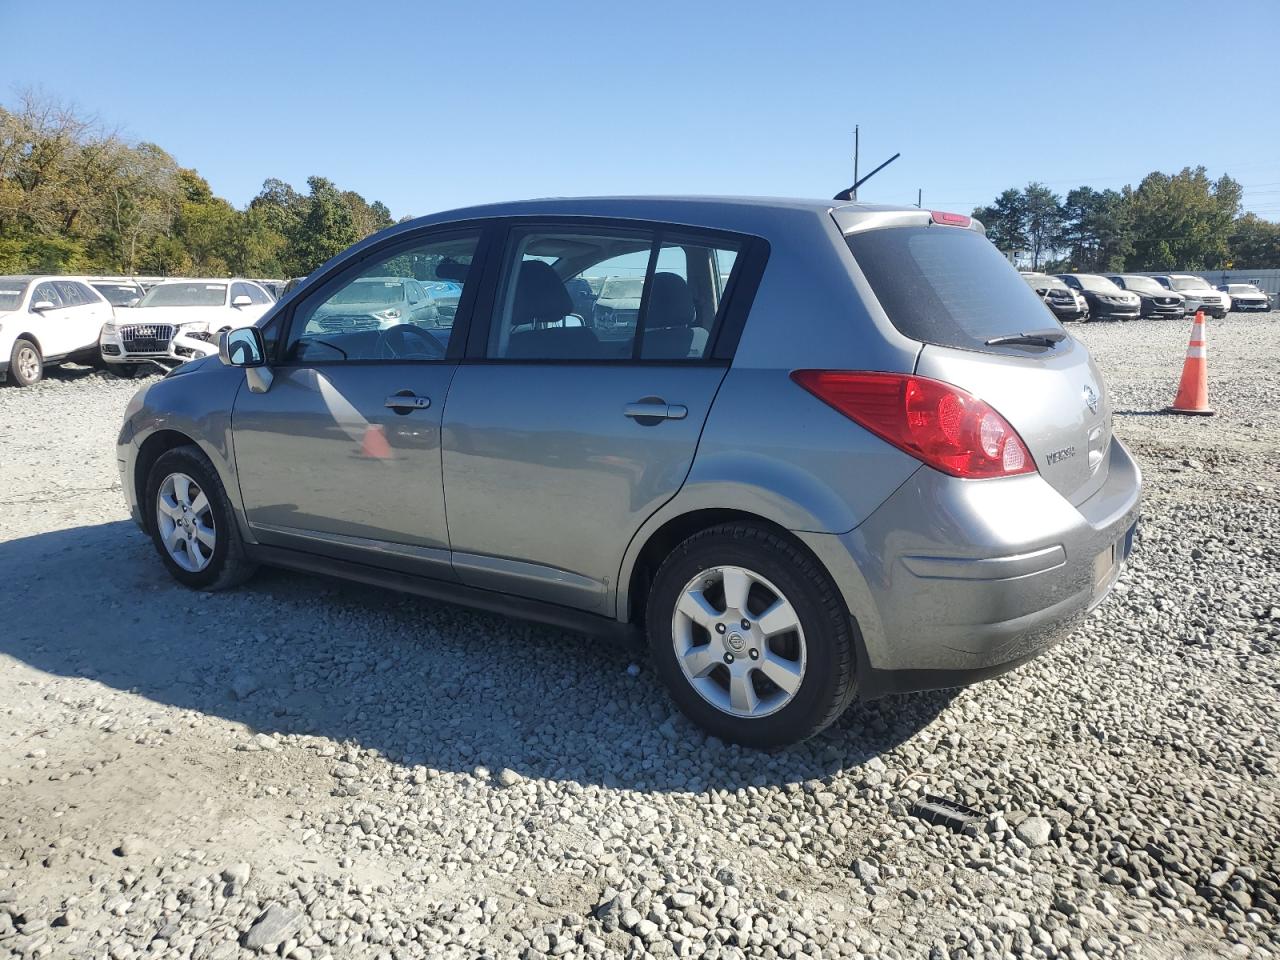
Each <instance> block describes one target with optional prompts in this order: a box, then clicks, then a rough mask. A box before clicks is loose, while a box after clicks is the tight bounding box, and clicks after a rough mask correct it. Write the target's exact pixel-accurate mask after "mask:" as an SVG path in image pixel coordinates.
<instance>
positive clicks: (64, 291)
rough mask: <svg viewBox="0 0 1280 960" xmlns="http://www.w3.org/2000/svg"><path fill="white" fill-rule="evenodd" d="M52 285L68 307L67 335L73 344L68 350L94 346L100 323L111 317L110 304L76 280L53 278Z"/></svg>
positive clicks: (79, 349) (100, 330) (99, 331)
mask: <svg viewBox="0 0 1280 960" xmlns="http://www.w3.org/2000/svg"><path fill="white" fill-rule="evenodd" d="M54 285H55V286H56V287H57V288H58V292H59V293H60V294H61V295H62V302H63V303H65V304H67V305H68V309H69V317H68V320H69V329H68V335H69V338H70V340H71V342H72V343H73V346H71V347H70V348H69V350H68V352H72V351H82V350H88V349H92V348H94V347H96V346H97V343H98V334H99V333H101V332H102V325H103V324H104V323H106V322H107V321H108V320H110V319H111V305H110V304H108V303H107V301H106V300H104V299H103V298H102V297H101V296H100V295H99V294H98V293H97V291H94V290H90V289H89V287H88V286H86V285H85V284H83V283H81V282H80V281H78V280H55V281H54Z"/></svg>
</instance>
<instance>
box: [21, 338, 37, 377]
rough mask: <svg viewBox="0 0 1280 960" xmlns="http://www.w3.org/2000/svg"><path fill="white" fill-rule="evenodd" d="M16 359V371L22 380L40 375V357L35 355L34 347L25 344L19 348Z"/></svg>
mask: <svg viewBox="0 0 1280 960" xmlns="http://www.w3.org/2000/svg"><path fill="white" fill-rule="evenodd" d="M16 360H17V367H18V373H19V374H20V375H21V376H22V379H23V380H28V381H29V380H34V379H35V378H36V377H37V376H39V375H40V357H39V356H37V355H36V351H35V348H33V347H27V346H24V347H22V348H20V349H19V350H18V356H17V358H16Z"/></svg>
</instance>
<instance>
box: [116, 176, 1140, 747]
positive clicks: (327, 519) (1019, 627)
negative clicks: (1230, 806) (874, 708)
mask: <svg viewBox="0 0 1280 960" xmlns="http://www.w3.org/2000/svg"><path fill="white" fill-rule="evenodd" d="M408 256H412V257H415V258H416V260H415V262H420V263H432V262H441V261H442V260H444V259H446V258H452V259H454V260H457V261H461V262H466V263H469V264H470V265H471V269H470V270H469V271H468V273H467V276H466V278H465V279H464V280H463V281H462V285H463V294H462V299H461V301H460V307H459V310H458V313H457V317H456V321H455V322H454V323H453V324H452V326H451V327H450V328H449V329H448V330H445V331H440V330H437V329H435V328H433V327H431V326H430V324H429V323H428V324H427V325H426V326H422V325H419V324H417V323H400V324H397V325H395V326H392V327H386V328H382V327H379V328H378V329H343V330H325V331H318V332H313V331H314V327H313V323H312V321H313V318H314V317H315V316H316V315H317V314H318V313H320V312H321V311H322V310H324V309H325V307H326V305H328V304H330V303H331V302H332V301H334V300H335V299H339V300H341V299H345V298H346V297H347V296H348V291H350V290H351V289H352V287H354V286H357V285H359V284H360V283H361V282H362V281H363V280H364V279H365V278H367V277H370V276H373V277H378V276H384V275H385V272H386V270H387V265H388V264H389V263H392V262H395V261H397V259H398V258H404V257H408ZM401 262H403V261H401ZM730 262H732V264H733V266H732V270H731V271H729V270H724V271H723V272H722V271H720V270H717V269H716V265H717V264H728V263H730ZM646 263H658V264H661V265H662V269H658V270H652V269H651V270H649V271H648V272H647V273H646V274H645V275H644V276H641V277H636V275H635V274H634V273H633V272H632V271H633V270H635V269H638V268H643V265H644V264H646ZM584 276H605V277H606V279H605V281H604V284H603V285H602V299H605V298H604V297H603V293H604V292H606V291H607V290H608V288H609V285H610V283H611V282H612V280H613V278H617V277H624V276H626V277H631V278H634V280H635V282H636V283H638V284H639V287H638V290H633V289H631V286H630V285H629V286H628V289H629V290H630V291H631V292H629V293H628V294H627V297H626V298H625V299H638V301H639V303H640V304H641V307H640V312H639V315H638V316H637V318H636V322H635V323H634V324H632V325H630V331H631V332H630V333H629V335H628V336H627V337H625V338H623V337H618V338H616V339H615V338H614V337H612V336H609V337H605V336H601V335H600V333H599V331H598V330H597V329H596V328H593V327H592V326H590V325H589V324H570V323H567V322H566V320H567V318H568V317H570V316H571V315H572V311H573V307H574V304H573V299H572V297H571V295H570V293H569V291H568V284H569V283H570V282H571V281H573V280H574V279H576V278H580V277H584ZM855 278H856V279H855ZM863 278H865V280H864V279H863ZM609 299H613V300H618V299H622V298H619V297H613V298H609ZM574 319H577V318H576V317H575V318H574ZM1037 324H1038V325H1037ZM620 329H621V327H620V326H619V327H614V328H611V329H610V332H611V334H612V333H617V332H618V331H619V330H620ZM1111 414H1112V402H1111V396H1110V393H1109V392H1108V390H1107V388H1106V386H1105V385H1104V383H1103V382H1102V377H1101V375H1100V373H1099V371H1098V369H1097V367H1096V366H1095V365H1094V363H1093V361H1092V359H1091V358H1090V356H1089V352H1088V350H1087V349H1086V347H1085V346H1084V344H1082V343H1080V342H1079V341H1077V340H1075V339H1074V338H1072V337H1069V336H1068V335H1067V334H1066V332H1065V331H1064V330H1063V329H1062V327H1061V326H1060V325H1059V324H1058V323H1057V322H1056V321H1055V320H1054V319H1053V317H1052V316H1050V315H1049V314H1048V313H1047V312H1046V311H1045V310H1044V307H1043V305H1042V304H1041V302H1040V300H1039V298H1038V297H1037V296H1036V295H1035V293H1033V292H1032V290H1031V289H1030V288H1028V286H1027V285H1026V283H1024V282H1023V280H1022V279H1021V278H1020V277H1019V276H1018V274H1017V272H1016V271H1015V270H1014V269H1013V268H1012V267H1011V266H1010V265H1009V263H1008V262H1007V261H1006V260H1005V258H1004V257H1003V256H1002V255H1001V254H1000V253H999V251H997V250H996V248H995V247H994V246H993V245H992V244H991V243H990V242H989V241H987V240H986V238H985V237H984V236H983V232H982V229H981V226H980V225H979V224H977V223H976V222H975V221H972V220H971V219H970V218H969V217H967V216H962V215H956V214H943V213H932V214H931V213H930V212H929V211H927V210H917V209H916V208H914V207H907V208H901V209H899V208H892V209H890V208H884V207H875V206H860V205H858V204H842V205H837V206H835V208H834V209H833V208H832V205H831V203H830V202H829V201H820V202H819V201H814V202H805V201H782V200H730V199H723V198H706V199H703V198H649V199H645V198H631V199H616V200H607V199H606V200H601V199H594V200H545V201H532V202H525V203H511V204H499V205H495V206H485V207H480V208H472V209H469V210H461V211H454V212H450V213H443V214H439V215H436V216H433V217H427V218H423V219H419V220H413V221H409V222H406V223H404V224H400V225H397V226H396V227H393V228H391V229H389V230H387V231H384V232H382V233H380V234H376V235H374V236H372V237H370V238H368V239H366V240H364V241H362V242H361V243H359V244H357V245H356V246H355V247H353V248H352V249H351V250H349V251H348V252H347V253H346V254H344V255H342V256H341V257H339V258H337V259H335V260H334V261H332V262H331V263H330V264H329V265H328V266H327V267H326V268H325V269H324V270H323V271H322V272H319V273H317V274H316V275H315V276H313V277H311V278H309V279H308V280H307V282H306V283H305V284H304V285H303V286H302V287H301V288H299V289H298V290H297V291H296V292H295V294H294V296H292V297H290V298H288V299H286V300H284V301H281V302H280V303H279V304H277V305H275V307H273V308H272V309H271V310H270V311H268V312H267V314H266V315H265V316H264V317H263V318H262V319H261V320H259V321H258V322H257V323H256V324H255V325H253V326H246V327H243V328H240V329H236V330H232V331H230V332H228V333H227V334H225V335H224V336H223V337H221V338H220V351H219V358H205V359H201V360H196V361H194V362H191V363H188V364H185V365H183V366H182V367H179V368H178V369H177V370H175V371H174V373H173V374H171V375H170V376H168V377H166V378H164V379H160V380H157V381H154V382H152V383H150V384H149V385H148V386H147V387H146V389H144V390H142V391H140V392H139V393H138V394H137V395H136V396H135V397H134V398H133V400H132V402H131V403H130V404H129V406H128V408H127V410H126V411H125V417H124V422H123V425H122V429H121V432H120V436H119V440H118V447H117V457H118V459H119V461H120V465H121V471H122V483H123V489H124V493H125V497H126V499H127V501H128V507H129V510H130V512H131V514H132V515H133V517H134V519H135V520H136V521H137V522H138V523H139V525H141V526H142V528H143V529H144V530H145V531H147V533H148V534H149V535H150V536H151V539H152V541H153V543H154V545H155V548H156V550H157V553H158V555H159V558H160V560H161V562H162V563H163V564H164V566H165V567H166V568H167V570H168V571H169V572H170V574H171V575H172V576H173V577H174V578H175V579H177V580H178V581H179V582H180V583H183V584H185V585H187V586H189V587H192V588H196V589H203V590H216V589H221V588H225V587H230V586H232V585H234V584H237V583H240V582H242V581H243V580H245V579H246V578H247V577H249V576H250V575H251V574H252V572H253V570H254V568H255V566H256V565H258V564H272V565H278V566H284V567H290V568H293V569H296V570H303V571H306V572H307V573H309V574H311V575H316V574H335V575H338V576H344V577H348V578H351V579H354V580H358V581H362V582H366V583H374V584H381V585H385V586H390V587H395V588H398V589H401V590H406V591H409V592H412V593H416V594H419V595H421V596H425V597H430V598H436V599H440V600H444V601H448V602H454V603H463V604H470V605H473V606H477V607H481V608H486V609H497V610H504V611H507V612H509V613H514V614H517V615H520V616H525V617H529V618H533V619H540V620H544V621H547V622H550V623H554V624H558V625H560V626H562V627H568V628H572V629H576V630H582V631H587V632H591V633H593V634H605V635H615V636H625V637H631V636H635V635H637V634H638V633H640V631H644V632H645V633H647V636H648V641H649V645H650V648H651V650H652V654H653V662H654V664H655V666H656V669H657V672H658V675H659V676H660V677H661V678H662V679H663V680H664V681H665V682H666V684H667V685H668V687H669V689H670V691H671V695H672V697H673V698H674V700H675V702H676V703H677V704H678V705H679V707H680V709H681V710H683V711H684V712H685V713H686V714H687V715H688V716H689V717H690V718H692V719H693V720H694V721H696V722H697V723H698V724H701V725H702V726H703V727H704V728H705V729H706V730H708V731H709V732H711V733H713V734H715V735H716V736H718V737H721V738H724V739H727V740H732V741H736V742H741V743H744V744H750V745H755V746H771V745H777V744H784V743H789V742H792V741H795V740H798V739H801V738H803V737H806V736H809V735H811V734H814V733H816V732H817V731H819V730H821V729H822V728H824V727H825V726H827V725H828V724H830V723H831V722H832V721H833V720H834V719H835V718H836V717H838V716H839V715H840V713H841V712H842V711H843V710H844V708H845V707H846V706H847V705H848V703H849V702H850V701H851V700H852V699H853V698H854V697H855V696H862V697H873V696H877V695H881V694H884V693H886V692H890V691H894V692H901V691H907V690H912V689H920V688H927V687H935V686H941V687H946V686H952V685H955V684H957V683H965V682H970V681H973V680H975V679H979V678H982V677H986V676H991V675H993V674H995V673H999V672H1001V671H1003V670H1006V669H1009V668H1011V667H1013V666H1015V665H1016V664H1018V663H1020V662H1022V661H1024V660H1025V659H1027V658H1028V657H1031V656H1033V655H1035V654H1036V653H1037V652H1039V651H1040V650H1042V649H1044V648H1045V646H1046V645H1048V644H1050V643H1052V642H1053V641H1054V640H1055V639H1057V638H1058V637H1060V636H1062V635H1063V633H1064V631H1067V630H1069V629H1070V628H1071V627H1072V626H1073V625H1074V624H1076V623H1078V622H1079V619H1080V618H1081V617H1082V616H1083V615H1084V613H1085V612H1086V611H1087V610H1089V609H1090V608H1092V607H1093V606H1094V605H1096V604H1098V603H1100V602H1101V601H1102V600H1103V598H1104V597H1105V596H1106V595H1107V593H1108V591H1109V590H1110V588H1111V586H1112V584H1113V583H1114V582H1115V579H1116V577H1117V576H1118V574H1119V572H1120V569H1121V567H1122V566H1123V564H1124V562H1125V559H1126V557H1127V556H1128V553H1129V550H1130V547H1131V545H1132V541H1133V535H1134V529H1135V524H1136V520H1137V516H1138V510H1139V500H1140V485H1141V482H1140V475H1139V471H1138V468H1137V466H1136V464H1135V463H1134V460H1133V458H1132V457H1131V456H1130V455H1129V453H1128V451H1127V450H1126V449H1125V447H1124V445H1123V444H1122V443H1121V442H1120V440H1119V439H1118V438H1115V437H1113V436H1112V430H1111ZM233 450H234V456H233V455H232V451H233ZM446 490H447V491H448V497H447V498H446V496H445V491H446ZM495 642H497V643H501V644H504V645H506V648H507V649H509V651H510V653H511V655H512V656H513V657H516V658H519V657H522V656H530V655H536V654H531V653H530V651H528V650H523V649H521V648H520V647H519V646H518V645H519V643H520V634H519V632H518V631H512V632H511V633H510V635H509V636H503V637H500V638H499V639H497V640H495ZM530 695H531V696H534V695H536V691H530Z"/></svg>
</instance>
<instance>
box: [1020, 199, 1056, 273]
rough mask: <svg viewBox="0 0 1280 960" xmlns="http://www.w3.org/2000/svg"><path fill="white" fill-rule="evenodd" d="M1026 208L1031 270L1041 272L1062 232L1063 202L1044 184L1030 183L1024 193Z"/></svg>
mask: <svg viewBox="0 0 1280 960" xmlns="http://www.w3.org/2000/svg"><path fill="white" fill-rule="evenodd" d="M1022 198H1023V204H1024V206H1025V208H1026V234H1027V247H1028V249H1029V252H1030V253H1031V269H1032V270H1039V269H1040V265H1041V262H1042V260H1043V258H1044V256H1045V254H1047V253H1048V251H1049V250H1050V249H1052V247H1053V245H1054V244H1055V243H1056V242H1057V240H1058V234H1059V233H1060V232H1061V231H1062V202H1061V201H1060V200H1059V199H1058V195H1057V194H1056V193H1054V192H1053V191H1052V190H1050V189H1049V188H1048V187H1046V186H1045V185H1044V184H1043V183H1029V184H1027V188H1026V189H1025V190H1024V191H1023V192H1022Z"/></svg>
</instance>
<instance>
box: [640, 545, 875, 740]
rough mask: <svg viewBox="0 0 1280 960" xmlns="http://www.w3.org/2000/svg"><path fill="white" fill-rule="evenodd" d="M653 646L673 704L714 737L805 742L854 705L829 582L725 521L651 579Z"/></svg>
mask: <svg viewBox="0 0 1280 960" xmlns="http://www.w3.org/2000/svg"><path fill="white" fill-rule="evenodd" d="M646 624H647V630H648V635H649V644H650V649H651V651H652V654H653V658H654V663H655V665H656V667H657V670H658V673H659V675H660V676H661V677H662V679H663V681H664V682H665V683H666V685H667V687H668V689H669V690H670V692H671V696H672V699H673V700H674V701H675V702H676V705H677V706H678V707H679V708H680V710H681V712H683V713H684V714H685V715H686V716H687V717H689V719H691V720H692V721H693V722H695V723H697V724H698V725H699V726H701V727H702V728H703V729H705V730H707V731H708V732H709V733H712V734H714V735H715V736H717V737H719V738H720V739H722V740H727V741H731V742H734V743H741V744H744V745H746V746H752V747H775V746H780V745H783V744H788V743H795V742H797V741H799V740H803V739H805V738H807V737H811V736H813V735H814V734H815V733H818V732H819V731H820V730H822V729H823V728H825V727H826V726H828V725H829V724H830V723H831V722H832V721H834V720H835V719H836V718H837V717H838V716H840V714H841V713H842V712H843V711H844V709H845V708H846V707H847V706H848V705H849V702H850V701H851V700H852V699H853V695H854V693H855V689H856V685H855V680H854V638H853V627H852V624H851V623H850V620H849V616H848V613H847V611H846V610H845V606H844V601H843V600H842V599H841V597H840V595H839V592H838V591H837V590H836V587H835V585H834V584H833V583H832V582H831V579H830V577H829V576H828V575H827V573H826V571H825V570H823V569H822V568H821V567H820V566H819V564H818V563H817V561H816V560H814V559H813V558H812V557H811V556H810V555H809V554H808V553H807V552H806V551H805V550H803V549H802V548H801V547H800V546H799V545H798V544H796V543H795V542H794V541H792V540H790V539H789V538H787V537H785V536H783V535H781V534H779V533H776V532H774V531H771V530H769V529H767V528H765V527H762V526H755V525H753V524H741V523H738V524H725V525H722V526H718V527H713V528H711V529H709V530H704V531H702V532H701V533H697V534H695V535H694V536H692V537H690V538H689V539H687V540H685V541H684V542H683V543H681V544H680V545H679V546H678V547H676V549H675V550H674V551H672V553H671V555H670V556H668V557H667V559H666V560H665V561H664V562H663V564H662V566H661V567H660V568H659V569H658V572H657V574H656V576H655V577H654V582H653V588H652V590H651V591H650V593H649V602H648V606H647V609H646Z"/></svg>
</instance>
